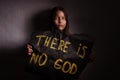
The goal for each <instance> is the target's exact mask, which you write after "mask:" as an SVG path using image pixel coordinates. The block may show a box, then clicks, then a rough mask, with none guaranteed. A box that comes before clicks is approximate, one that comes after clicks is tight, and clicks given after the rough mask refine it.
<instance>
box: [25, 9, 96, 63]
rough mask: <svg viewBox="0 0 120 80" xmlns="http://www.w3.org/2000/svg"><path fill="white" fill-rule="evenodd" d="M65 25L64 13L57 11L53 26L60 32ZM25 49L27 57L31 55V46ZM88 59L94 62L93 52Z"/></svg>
mask: <svg viewBox="0 0 120 80" xmlns="http://www.w3.org/2000/svg"><path fill="white" fill-rule="evenodd" d="M66 23H67V21H66V18H65V15H64V12H63V11H60V10H59V11H57V12H56V16H55V19H54V24H55V25H56V27H57V28H58V29H59V30H60V31H61V32H62V31H63V30H64V29H65V27H66ZM27 49H28V55H31V54H32V52H33V49H32V46H31V45H29V44H27ZM89 57H90V59H91V62H92V61H94V60H95V52H94V51H92V53H91V54H90V56H89Z"/></svg>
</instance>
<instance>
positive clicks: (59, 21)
mask: <svg viewBox="0 0 120 80" xmlns="http://www.w3.org/2000/svg"><path fill="white" fill-rule="evenodd" d="M54 23H55V25H56V27H57V28H58V29H59V30H60V31H63V30H64V29H65V27H66V23H67V21H66V18H65V15H64V12H63V11H60V10H59V11H57V12H56V16H55V19H54Z"/></svg>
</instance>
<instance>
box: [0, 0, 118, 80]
mask: <svg viewBox="0 0 120 80" xmlns="http://www.w3.org/2000/svg"><path fill="white" fill-rule="evenodd" d="M56 5H60V6H63V7H64V8H65V9H66V11H67V12H68V16H69V24H70V30H71V32H72V33H87V34H89V35H91V36H93V37H95V39H96V41H95V45H94V48H95V51H96V59H95V61H94V62H93V63H90V64H88V65H87V67H86V68H85V70H84V71H83V72H82V74H81V76H80V80H106V79H107V80H108V79H112V80H115V79H117V78H118V76H119V72H120V69H119V67H120V66H119V60H120V59H119V57H120V54H119V52H118V51H119V49H120V47H119V41H120V39H119V29H118V23H119V22H118V16H119V6H118V5H119V4H118V2H115V1H106V0H99V1H96V0H0V80H8V79H12V80H21V79H22V80H33V79H34V80H37V79H38V78H39V77H37V76H36V75H33V74H30V73H27V72H26V71H25V70H24V66H25V53H26V43H27V42H28V41H29V39H30V35H31V34H32V32H34V31H36V30H38V29H43V27H42V25H45V26H46V25H48V24H46V23H47V20H46V19H47V15H48V13H49V9H50V8H52V7H54V6H56ZM38 13H39V15H38ZM35 16H39V18H40V21H39V22H40V24H39V25H40V27H38V26H36V27H33V26H34V25H37V24H38V23H37V21H36V20H38V19H35V20H34V18H35Z"/></svg>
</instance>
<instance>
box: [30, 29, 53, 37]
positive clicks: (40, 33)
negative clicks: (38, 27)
mask: <svg viewBox="0 0 120 80" xmlns="http://www.w3.org/2000/svg"><path fill="white" fill-rule="evenodd" d="M50 34H52V31H50V30H48V31H37V32H33V33H32V35H31V36H33V37H34V36H37V35H50Z"/></svg>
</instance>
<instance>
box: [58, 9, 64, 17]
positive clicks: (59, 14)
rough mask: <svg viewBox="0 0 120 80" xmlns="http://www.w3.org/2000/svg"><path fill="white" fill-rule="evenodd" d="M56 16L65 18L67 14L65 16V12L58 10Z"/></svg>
mask: <svg viewBox="0 0 120 80" xmlns="http://www.w3.org/2000/svg"><path fill="white" fill-rule="evenodd" d="M56 16H65V14H64V12H63V11H61V10H58V11H57V12H56Z"/></svg>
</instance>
